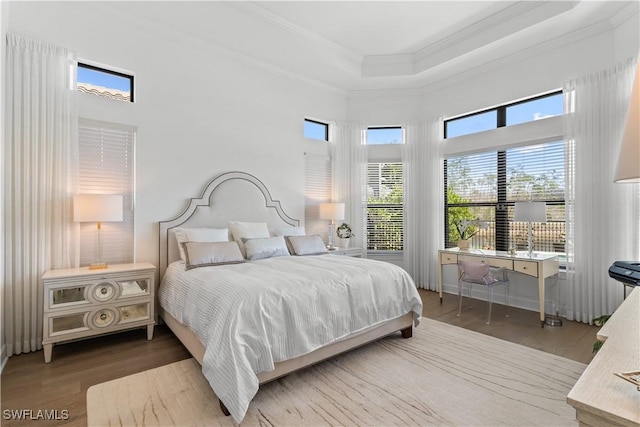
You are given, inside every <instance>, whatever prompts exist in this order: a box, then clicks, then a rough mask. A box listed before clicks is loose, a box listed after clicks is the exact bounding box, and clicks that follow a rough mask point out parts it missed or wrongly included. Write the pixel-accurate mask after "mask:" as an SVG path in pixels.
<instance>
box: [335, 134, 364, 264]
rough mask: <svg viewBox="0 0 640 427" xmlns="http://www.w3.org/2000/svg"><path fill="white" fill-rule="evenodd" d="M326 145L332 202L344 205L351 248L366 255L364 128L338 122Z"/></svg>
mask: <svg viewBox="0 0 640 427" xmlns="http://www.w3.org/2000/svg"><path fill="white" fill-rule="evenodd" d="M331 128H332V129H333V131H332V135H331V136H330V138H329V141H330V142H331V144H332V153H331V154H332V155H331V157H332V159H333V189H332V193H333V201H334V202H339V203H344V204H345V209H344V213H345V219H344V222H346V223H348V224H349V225H350V226H351V229H352V230H353V232H354V237H352V239H353V240H354V246H356V247H360V248H364V250H363V253H366V247H367V246H366V245H367V229H366V225H367V224H366V220H365V218H366V202H367V187H366V185H367V161H368V160H367V146H366V145H365V144H364V137H365V129H366V126H364V125H363V124H360V123H351V122H337V123H335V124H334V126H331Z"/></svg>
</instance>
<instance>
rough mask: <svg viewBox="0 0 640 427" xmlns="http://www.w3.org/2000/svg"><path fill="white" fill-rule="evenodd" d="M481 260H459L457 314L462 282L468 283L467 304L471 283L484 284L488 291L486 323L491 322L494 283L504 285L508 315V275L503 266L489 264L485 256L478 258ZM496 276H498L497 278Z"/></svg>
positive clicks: (460, 303) (460, 301)
mask: <svg viewBox="0 0 640 427" xmlns="http://www.w3.org/2000/svg"><path fill="white" fill-rule="evenodd" d="M478 259H479V260H481V261H469V260H460V261H459V262H458V268H459V273H460V277H459V278H458V299H459V301H458V316H457V317H460V314H461V312H462V283H463V282H466V283H467V284H468V285H469V305H471V299H472V289H471V288H472V285H473V284H474V283H475V284H479V285H483V286H486V287H487V288H488V291H489V316H488V317H487V325H490V324H491V305H492V303H493V287H494V286H496V285H504V286H505V293H506V303H507V314H506V316H505V317H509V276H507V271H506V270H505V269H504V268H493V267H490V266H489V261H488V260H487V259H486V258H478ZM496 277H500V278H499V279H498V278H496Z"/></svg>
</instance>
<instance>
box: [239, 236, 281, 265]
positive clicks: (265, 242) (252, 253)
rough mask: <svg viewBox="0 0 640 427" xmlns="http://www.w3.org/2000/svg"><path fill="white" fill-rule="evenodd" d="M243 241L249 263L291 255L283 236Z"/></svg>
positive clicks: (245, 239)
mask: <svg viewBox="0 0 640 427" xmlns="http://www.w3.org/2000/svg"><path fill="white" fill-rule="evenodd" d="M242 240H243V241H244V247H245V249H246V251H247V255H246V257H247V259H248V260H249V261H255V260H259V259H265V258H273V257H277V256H289V255H290V254H289V250H288V249H287V244H286V243H285V241H284V237H283V236H276V237H265V238H258V239H247V238H244V239H242Z"/></svg>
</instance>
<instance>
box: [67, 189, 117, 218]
mask: <svg viewBox="0 0 640 427" xmlns="http://www.w3.org/2000/svg"><path fill="white" fill-rule="evenodd" d="M122 216H123V214H122V196H120V195H112V194H77V195H75V196H73V220H74V221H75V222H108V221H122Z"/></svg>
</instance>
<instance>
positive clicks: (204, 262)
mask: <svg viewBox="0 0 640 427" xmlns="http://www.w3.org/2000/svg"><path fill="white" fill-rule="evenodd" d="M180 246H182V248H183V249H184V252H185V257H186V260H185V265H186V269H187V270H191V269H192V268H196V267H207V266H211V265H222V264H237V263H240V262H244V257H243V256H242V253H240V248H239V247H238V242H183V243H182V244H181V245H180Z"/></svg>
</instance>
